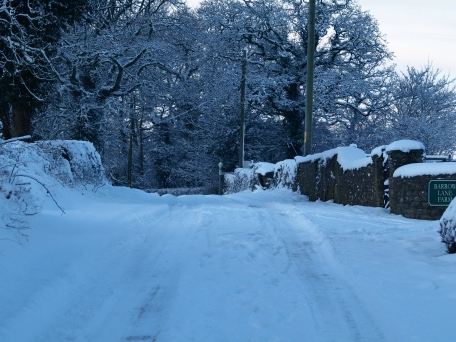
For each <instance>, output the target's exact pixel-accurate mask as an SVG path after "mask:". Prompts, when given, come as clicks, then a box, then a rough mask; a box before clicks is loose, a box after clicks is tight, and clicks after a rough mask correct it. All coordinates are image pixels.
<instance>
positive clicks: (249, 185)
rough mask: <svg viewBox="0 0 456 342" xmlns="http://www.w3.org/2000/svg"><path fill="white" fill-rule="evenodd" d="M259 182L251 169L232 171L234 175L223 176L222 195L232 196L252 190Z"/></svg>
mask: <svg viewBox="0 0 456 342" xmlns="http://www.w3.org/2000/svg"><path fill="white" fill-rule="evenodd" d="M259 184H260V182H259V181H258V177H257V176H256V174H255V171H254V170H253V168H249V169H241V168H238V169H236V170H234V173H227V174H225V187H224V193H226V194H234V193H236V192H240V191H244V190H253V189H255V187H256V186H257V185H259Z"/></svg>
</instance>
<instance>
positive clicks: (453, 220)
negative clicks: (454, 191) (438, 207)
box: [439, 198, 456, 253]
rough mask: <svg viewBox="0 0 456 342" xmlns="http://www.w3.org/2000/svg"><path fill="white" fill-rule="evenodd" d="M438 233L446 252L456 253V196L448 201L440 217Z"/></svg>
mask: <svg viewBox="0 0 456 342" xmlns="http://www.w3.org/2000/svg"><path fill="white" fill-rule="evenodd" d="M439 234H440V236H441V237H442V242H443V243H444V244H445V245H446V246H447V252H448V253H456V198H454V199H453V201H452V202H451V203H450V205H449V206H448V208H447V209H446V210H445V212H444V213H443V215H442V218H441V219H440V230H439Z"/></svg>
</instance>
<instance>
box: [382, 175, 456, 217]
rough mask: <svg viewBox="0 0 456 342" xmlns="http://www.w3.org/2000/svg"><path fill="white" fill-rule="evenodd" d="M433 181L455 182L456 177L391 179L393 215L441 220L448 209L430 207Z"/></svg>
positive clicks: (433, 176) (436, 176) (435, 176)
mask: <svg viewBox="0 0 456 342" xmlns="http://www.w3.org/2000/svg"><path fill="white" fill-rule="evenodd" d="M432 179H442V180H449V179H452V180H454V179H456V175H448V174H447V175H443V174H441V175H432V176H431V175H422V176H415V177H392V178H391V179H390V203H391V213H392V214H397V215H402V216H404V217H407V218H412V219H421V220H439V219H440V218H441V217H442V214H443V213H444V211H445V209H446V208H447V207H446V206H445V207H436V206H432V207H431V206H430V205H429V203H428V184H429V181H430V180H432Z"/></svg>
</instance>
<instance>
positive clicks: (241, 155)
mask: <svg viewBox="0 0 456 342" xmlns="http://www.w3.org/2000/svg"><path fill="white" fill-rule="evenodd" d="M246 72H247V51H246V50H245V49H244V53H243V56H242V75H241V128H240V132H239V167H241V168H242V167H244V134H245V132H244V131H245V74H246Z"/></svg>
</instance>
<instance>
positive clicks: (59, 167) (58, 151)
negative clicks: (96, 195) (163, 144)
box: [0, 141, 107, 236]
mask: <svg viewBox="0 0 456 342" xmlns="http://www.w3.org/2000/svg"><path fill="white" fill-rule="evenodd" d="M106 183H107V180H106V177H105V175H104V169H103V166H102V164H101V159H100V156H99V154H98V153H97V152H96V150H95V148H94V147H93V145H92V144H91V143H88V142H82V141H46V142H44V141H43V142H38V143H25V142H22V141H6V142H5V141H3V142H1V143H0V208H1V211H0V228H6V229H12V230H14V231H16V232H19V234H20V235H23V236H26V234H25V233H24V230H25V229H27V228H28V223H27V220H26V216H27V215H34V214H37V213H38V212H39V211H40V210H41V206H42V203H43V201H44V200H45V199H46V198H47V197H51V198H52V200H53V201H54V202H55V204H56V205H57V206H59V204H58V201H57V200H56V199H55V197H54V195H53V194H55V193H57V192H58V191H59V188H60V187H62V186H69V187H75V186H78V185H82V186H87V185H93V187H100V186H102V185H103V184H106ZM61 210H62V211H63V209H62V208H61Z"/></svg>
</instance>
